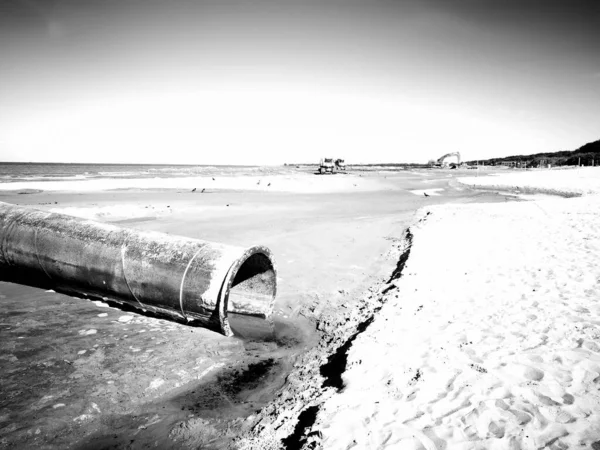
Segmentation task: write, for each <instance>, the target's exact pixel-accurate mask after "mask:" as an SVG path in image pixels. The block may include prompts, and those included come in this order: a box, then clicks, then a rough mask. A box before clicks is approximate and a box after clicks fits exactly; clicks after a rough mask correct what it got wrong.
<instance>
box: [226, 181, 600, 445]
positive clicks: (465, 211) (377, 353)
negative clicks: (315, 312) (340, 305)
mask: <svg viewBox="0 0 600 450" xmlns="http://www.w3.org/2000/svg"><path fill="white" fill-rule="evenodd" d="M565 178H571V179H570V180H569V179H566V180H560V182H561V183H563V185H565V184H566V185H568V183H572V182H573V181H572V177H569V175H567V176H565ZM478 180H480V179H477V180H475V179H470V180H469V182H470V183H469V184H470V185H471V186H472V187H473V188H475V189H479V188H480V187H483V188H486V187H488V186H487V183H488V182H489V181H484V182H483V183H481V184H477V183H476V182H475V181H478ZM524 181H529V182H530V183H534V182H532V181H531V180H526V179H525V177H521V178H520V179H519V183H520V184H519V186H521V184H523V182H524ZM534 181H535V180H534ZM555 181H556V180H555ZM590 186H591V188H590V190H589V191H588V192H590V191H591V192H593V193H592V194H588V195H587V196H585V195H584V196H583V197H580V198H569V199H564V198H556V199H544V200H539V199H537V200H534V201H533V202H524V203H510V204H498V205H494V204H471V205H441V206H434V207H431V208H429V207H426V208H423V209H421V210H420V219H419V220H417V221H416V222H415V223H413V225H412V226H410V227H409V229H408V231H407V233H410V235H411V236H412V237H411V241H410V245H407V247H408V248H410V255H408V252H404V253H402V254H403V255H406V261H405V262H406V265H405V266H403V267H402V270H401V276H400V279H399V280H398V281H397V282H395V283H394V284H393V286H385V285H384V286H380V287H379V288H376V290H375V292H372V293H371V294H370V295H367V296H366V298H367V299H369V300H371V301H375V302H376V303H377V306H376V307H374V308H372V309H369V310H368V311H369V313H368V314H366V315H364V316H362V317H361V318H360V319H358V320H356V321H353V322H351V323H352V327H351V328H350V329H349V330H348V329H346V333H345V336H346V338H345V340H344V339H342V340H341V342H339V341H338V340H337V339H334V344H333V345H332V346H330V347H329V348H328V349H327V350H324V351H323V352H322V353H321V354H320V355H312V357H313V358H312V362H310V361H307V365H306V367H302V368H299V369H298V370H297V371H296V374H295V375H294V377H291V379H292V380H293V386H292V388H288V389H286V391H285V392H284V393H283V395H281V396H280V398H278V399H277V400H276V401H275V402H274V403H273V405H271V407H270V408H266V409H265V410H264V411H263V412H261V415H260V417H259V419H258V420H257V423H256V425H255V426H254V428H253V429H251V430H250V431H249V432H248V434H247V435H246V436H244V437H242V438H240V439H239V441H238V443H237V447H232V448H238V449H243V450H251V449H258V448H269V449H276V448H281V446H280V445H281V442H284V443H286V444H288V445H289V444H293V448H305V449H308V448H311V449H315V448H323V449H325V448H326V449H329V448H332V449H338V448H339V449H342V448H351V447H356V448H387V447H389V448H399V447H400V448H419V449H421V448H425V449H435V448H440V446H441V448H445V447H446V446H450V447H452V448H454V447H456V446H459V447H460V448H473V449H475V448H481V446H482V445H483V446H485V447H486V448H508V447H511V448H512V447H513V446H517V447H520V448H540V447H543V446H544V445H550V444H552V445H555V446H557V447H556V448H574V447H576V446H581V445H583V446H586V447H589V446H598V445H600V426H598V425H597V424H598V423H600V396H598V395H597V393H596V390H595V388H594V382H593V380H594V379H596V377H599V376H600V347H599V346H598V345H597V344H596V343H595V338H594V336H596V335H594V334H593V333H594V331H593V330H594V329H595V326H594V325H593V324H594V323H597V321H598V320H600V308H599V307H598V306H597V305H596V304H595V303H594V302H592V303H589V301H590V300H593V299H594V298H596V299H597V298H600V289H599V288H598V285H597V282H595V281H594V274H593V273H590V274H588V275H585V278H584V279H585V280H587V281H585V282H584V284H581V283H582V280H583V279H580V277H582V276H584V275H583V274H584V273H585V269H583V267H588V268H590V269H591V268H594V267H595V268H597V267H599V266H600V264H599V263H600V261H599V260H598V256H597V255H598V254H599V250H600V249H598V248H594V247H589V245H591V244H588V242H590V241H586V239H594V235H596V236H597V233H598V232H600V229H598V226H597V225H595V224H596V223H600V220H599V219H598V218H597V217H598V216H600V209H599V207H600V206H599V204H598V201H597V200H598V198H599V197H598V196H597V195H596V194H595V193H597V192H600V180H599V181H598V182H596V183H595V184H593V185H592V184H590ZM536 188H537V189H536V192H540V191H542V190H544V191H547V190H548V186H539V185H538V186H536ZM567 188H568V186H567ZM551 191H552V190H551ZM578 191H579V187H578V186H577V185H575V186H572V188H571V190H570V192H572V193H573V192H578ZM534 204H535V205H536V208H532V206H533V205H534ZM584 212H585V216H580V215H579V214H583V213H584ZM573 214H575V216H573ZM595 217H596V219H594V218H595ZM507 221H508V222H507ZM508 223H510V225H508ZM594 230H595V231H594ZM590 232H591V234H590ZM413 233H414V235H413ZM447 236H452V238H453V239H452V240H449V239H448V238H447ZM484 236H485V237H484ZM508 236H511V237H510V238H509V237H508ZM549 236H550V237H553V238H556V239H558V241H557V242H560V243H561V245H560V246H557V247H553V246H552V242H553V240H552V239H550V240H549V239H548V237H549ZM586 236H587V237H586ZM503 237H505V239H506V240H504V239H503ZM582 237H583V240H582ZM511 238H512V239H516V241H514V243H512V244H510V242H511ZM465 239H466V240H465ZM504 242H506V244H504ZM456 247H458V248H456ZM457 251H458V252H459V253H457ZM566 252H569V253H566ZM459 255H460V256H459ZM457 257H458V261H457ZM400 260H402V258H400ZM558 261H561V262H560V266H558V267H561V268H562V270H567V271H569V273H572V274H573V275H571V276H567V277H564V276H561V282H562V283H564V286H562V287H561V288H560V289H559V288H558V284H557V288H556V289H557V290H558V292H559V296H560V297H556V294H555V291H554V289H555V288H553V285H552V283H551V282H550V283H548V281H550V280H551V279H552V278H554V277H555V276H558V275H559V273H560V272H559V273H556V272H555V269H554V267H555V266H557V264H558ZM522 266H523V267H525V268H530V269H531V270H529V269H521V267H522ZM399 267H400V265H399ZM538 269H539V270H542V271H544V272H543V273H541V274H539V275H538V273H539V272H538ZM587 270H589V269H587ZM517 274H521V276H520V277H519V276H518V275H517ZM575 274H578V275H575ZM540 276H541V278H540ZM573 276H574V277H575V278H574V279H573ZM595 276H596V277H597V279H600V272H598V271H597V270H596V273H595ZM546 277H549V278H550V279H549V280H548V281H545V278H546ZM513 278H514V283H511V279H513ZM426 280H436V282H435V284H431V282H429V283H428V282H427V281H426ZM517 280H518V281H517ZM548 284H549V285H548ZM527 288H529V291H528V292H529V294H527V293H525V292H527ZM521 295H525V296H527V297H529V296H533V297H534V299H533V300H529V301H526V302H523V301H522V299H521V298H520V296H521ZM579 296H583V298H587V299H588V302H586V301H582V300H579V298H580V297H579ZM555 298H562V299H564V300H563V302H561V303H562V304H564V306H561V308H562V309H563V311H564V312H562V313H561V312H559V311H560V310H561V309H559V308H557V307H556V306H554V307H553V306H552V305H553V304H554V303H553V302H554V301H555V300H554V299H555ZM542 301H546V302H549V303H547V304H546V303H544V306H541V309H540V308H538V306H539V305H540V303H541V302H542ZM494 302H495V303H497V305H495V304H494ZM506 302H508V303H506ZM510 302H512V303H510ZM573 302H574V303H573ZM503 304H505V305H506V306H505V307H506V308H507V309H506V310H503V309H502V308H500V309H498V306H500V305H503ZM486 305H488V306H486ZM508 305H511V306H510V307H508ZM557 306H558V304H557ZM360 309H361V308H359V310H360ZM362 309H363V310H364V309H365V308H362ZM496 310H498V313H497V314H496V313H495V311H496ZM488 312H489V314H491V316H490V318H487V315H489V314H488ZM554 314H556V316H554ZM481 315H483V316H482V317H481V318H479V316H481ZM503 316H506V317H508V319H507V320H504V318H503ZM471 317H472V319H471ZM343 321H344V320H342V321H341V322H343ZM490 321H491V322H492V323H494V321H495V322H496V323H497V324H496V325H489V322H490ZM532 321H533V322H532ZM536 321H537V322H536ZM554 321H556V326H558V327H559V330H557V332H551V331H548V329H547V328H546V327H545V325H544V324H548V325H549V326H550V327H552V323H553V322H554ZM461 323H462V325H461ZM512 323H516V324H517V325H511V324H512ZM536 323H540V324H541V326H540V327H538V326H535V324H536ZM558 323H560V326H559V325H558ZM530 324H531V325H530ZM336 327H340V328H341V329H343V326H341V324H340V323H338V324H334V327H333V330H335V331H334V333H338V334H339V333H340V331H339V330H338V329H337V328H336ZM436 327H438V328H436ZM531 327H533V328H531ZM496 330H497V331H496ZM503 330H506V331H505V332H504V333H503ZM520 330H523V331H520ZM525 330H531V331H530V332H529V333H527V332H525ZM561 333H565V335H563V334H561ZM590 333H592V334H590ZM334 335H335V334H334ZM513 336H514V337H513ZM544 336H546V337H544ZM509 337H510V339H509ZM596 337H597V336H596ZM482 338H483V340H482ZM503 340H506V343H505V344H503V343H502V341H503ZM582 343H583V348H581V344H582ZM507 345H508V346H509V348H510V347H511V346H512V347H514V350H512V351H513V352H514V353H512V354H511V353H510V351H509V352H508V353H507V352H506V351H504V350H505V349H506V348H507ZM578 348H581V349H580V350H577V349H578ZM528 349H530V350H528ZM538 350H539V351H538ZM572 352H579V353H572ZM575 354H577V357H575V356H573V355H575ZM559 355H560V356H559ZM567 355H570V356H567ZM319 357H320V359H319ZM523 358H525V360H523ZM527 358H530V359H527ZM553 358H559V359H556V360H555V359H553ZM315 360H316V361H315ZM567 360H568V361H570V362H569V363H565V361H567ZM335 363H337V364H338V369H337V370H338V382H337V383H336V384H331V383H330V382H328V379H327V377H326V374H327V372H328V368H330V367H331V365H332V364H335ZM506 367H509V368H510V369H507V368H506ZM540 369H541V370H540ZM569 373H570V375H569ZM304 385H306V386H309V392H310V394H309V395H308V398H306V399H305V398H304V397H305V394H303V391H302V386H304ZM288 392H291V395H290V394H288ZM494 402H495V403H494ZM594 424H595V425H594ZM524 430H527V431H526V432H525V431H524ZM263 436H265V437H263ZM565 446H566V447H565ZM594 448H595V447H594Z"/></svg>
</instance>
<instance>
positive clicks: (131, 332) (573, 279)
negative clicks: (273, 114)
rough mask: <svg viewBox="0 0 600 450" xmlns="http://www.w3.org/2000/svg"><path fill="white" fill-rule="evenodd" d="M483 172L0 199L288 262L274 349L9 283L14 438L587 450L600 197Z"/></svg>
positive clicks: (8, 376)
mask: <svg viewBox="0 0 600 450" xmlns="http://www.w3.org/2000/svg"><path fill="white" fill-rule="evenodd" d="M505 172H506V171H505ZM539 173H540V175H538V172H526V173H524V174H518V175H519V176H521V178H519V184H518V185H519V186H525V185H527V186H529V188H530V189H531V192H533V193H535V192H549V191H552V190H558V188H557V187H556V186H558V185H557V184H556V183H558V181H556V179H555V178H554V177H553V176H549V175H544V174H543V173H542V172H539ZM551 173H552V174H560V176H562V177H567V178H568V177H571V178H570V179H569V180H567V179H561V181H560V189H561V191H560V192H561V193H563V194H564V193H567V194H582V193H585V194H589V193H593V192H595V191H594V189H595V188H594V182H595V181H594V176H592V175H590V176H587V175H586V178H585V179H586V180H587V181H586V183H587V184H586V188H585V190H583V189H582V188H581V185H580V184H578V183H577V182H576V181H577V179H578V178H577V177H578V170H574V171H560V172H559V171H552V172H551ZM563 173H564V174H565V175H563ZM581 173H582V174H583V173H585V170H581ZM467 175H471V171H469V172H467V171H463V172H461V171H435V170H432V171H411V172H408V171H406V172H403V173H394V172H389V171H381V172H372V173H358V172H356V173H350V174H348V175H339V176H338V175H336V176H312V175H309V174H307V173H296V174H295V173H292V172H289V171H288V172H286V173H285V174H275V175H272V176H273V177H275V178H271V179H270V181H269V182H271V186H264V180H266V178H261V180H262V181H261V183H260V184H256V183H258V178H257V177H256V176H255V174H248V175H247V176H244V177H238V179H235V178H232V179H231V180H227V182H225V181H221V182H222V183H223V184H222V185H220V186H221V188H211V189H206V190H205V192H204V193H201V192H200V184H198V183H197V181H198V180H197V179H195V181H196V182H191V181H188V180H186V181H185V182H181V181H170V182H169V183H173V184H169V185H168V186H165V185H164V184H162V185H161V184H160V183H158V184H155V185H148V186H140V185H139V180H128V181H127V182H123V184H122V189H119V190H112V189H110V186H111V185H106V184H105V185H104V186H95V187H93V189H92V188H91V187H83V188H82V187H81V186H79V187H77V186H78V185H74V186H75V187H77V190H74V191H69V190H68V189H66V190H65V189H64V188H65V185H59V186H58V187H57V188H56V190H53V189H49V187H51V185H49V184H44V186H42V187H43V189H41V190H42V192H39V191H38V190H35V189H37V188H38V187H39V186H37V187H36V186H33V185H31V184H24V185H23V186H20V189H25V190H28V191H27V192H34V193H31V194H28V195H19V194H17V192H18V191H16V190H14V189H13V190H9V191H4V193H0V201H7V202H13V203H20V204H28V205H32V206H35V207H38V208H41V209H47V210H55V211H57V212H63V213H69V214H74V215H79V216H81V217H85V218H91V219H95V220H101V221H106V222H113V223H117V224H122V225H125V226H131V227H135V228H140V229H148V230H157V231H162V232H167V233H172V234H181V235H184V236H189V237H196V238H201V239H206V240H212V241H217V242H224V243H227V244H233V245H242V246H248V245H253V244H263V245H267V246H268V247H270V248H271V250H272V251H273V253H274V255H275V260H276V263H277V266H278V275H279V279H278V283H279V294H278V297H277V301H276V304H275V314H274V323H275V331H274V335H273V336H274V339H269V340H264V339H263V338H264V336H263V338H255V337H254V338H253V337H250V338H248V337H243V336H238V337H235V338H233V339H230V338H225V337H223V336H220V335H217V334H216V333H212V332H210V331H207V330H204V329H193V330H192V332H190V330H189V329H188V328H186V327H185V326H182V325H180V324H177V323H174V322H169V321H165V320H163V319H160V318H154V317H147V316H140V315H139V314H138V313H137V312H135V311H129V310H121V309H115V308H113V307H107V305H106V303H104V302H92V301H88V300H83V299H76V298H72V297H68V296H64V295H61V294H57V293H54V292H45V291H41V290H38V289H34V288H28V287H24V286H19V285H13V284H10V283H0V295H2V298H3V304H4V305H8V307H5V309H4V311H3V312H2V313H1V314H2V315H1V316H0V317H1V319H2V320H1V322H2V328H0V333H1V336H0V337H1V342H2V344H1V345H2V357H1V358H0V370H1V371H2V374H3V378H2V381H1V383H2V391H3V392H8V393H10V395H8V396H7V397H5V399H4V400H1V403H0V408H1V409H0V443H2V444H3V445H7V446H8V445H13V446H15V445H16V446H21V447H39V446H44V447H45V448H94V447H95V448H106V447H111V448H129V447H131V448H141V447H144V446H157V445H158V446H159V447H161V448H197V447H202V448H239V449H245V450H246V449H258V448H261V449H263V448H265V449H266V448H280V447H281V446H282V445H283V446H285V447H287V448H302V447H303V446H304V447H305V448H326V449H329V448H386V447H388V448H426V449H428V450H429V449H433V448H435V449H442V448H482V449H483V448H540V447H543V446H544V445H547V446H548V448H567V446H568V447H569V448H577V447H578V446H579V447H580V448H590V446H591V445H592V443H594V442H597V441H599V440H600V431H599V429H598V425H597V424H598V423H600V419H599V418H598V411H600V408H599V405H598V401H599V400H598V399H599V398H598V394H597V392H598V391H597V388H596V387H595V386H596V385H597V381H595V380H597V378H598V377H599V376H600V361H599V359H598V358H599V355H600V347H598V344H597V342H596V341H597V338H598V336H597V334H596V333H597V331H596V330H597V324H598V315H599V314H600V308H599V307H598V306H597V305H595V302H597V300H598V298H600V295H599V292H598V280H599V279H600V274H599V272H598V269H597V267H598V261H597V258H596V255H597V254H598V246H597V244H596V240H595V239H594V238H595V235H596V234H597V232H598V231H599V230H598V225H596V224H597V223H598V220H597V215H598V214H599V213H600V211H599V206H598V205H599V204H600V202H599V201H598V197H597V196H595V195H587V196H584V197H582V198H573V199H563V198H551V199H543V200H542V199H539V198H540V197H538V196H535V198H536V199H537V200H536V201H528V202H520V203H515V202H510V201H509V200H511V199H512V198H513V197H514V198H516V196H515V195H510V196H507V195H501V194H503V192H497V191H498V189H489V186H483V184H485V183H488V182H487V181H483V180H486V179H487V178H486V177H481V176H480V177H467ZM511 176H513V175H512V174H511V173H502V174H500V175H498V176H495V177H490V178H494V179H495V180H501V181H502V183H508V182H510V178H509V181H505V179H504V178H502V177H511ZM514 176H517V174H515V175H514ZM533 176H537V177H542V178H543V177H546V178H545V179H546V180H551V181H552V183H554V184H552V185H551V186H549V185H548V183H549V182H547V183H546V184H544V183H542V182H540V181H536V180H535V179H534V180H533V181H532V179H531V177H533ZM223 177H224V178H225V177H226V175H224V176H223ZM277 177H278V178H277ZM458 177H460V182H461V185H458V184H457V183H456V179H457V178H458ZM574 177H575V178H574ZM286 180H287V181H286ZM67 181H68V182H76V183H84V181H81V180H75V181H73V180H71V181H69V180H67ZM206 181H207V182H208V180H206ZM210 181H211V182H212V181H213V180H212V179H211V180H210ZM218 181H219V178H218V177H216V180H215V181H214V182H215V183H216V182H218ZM496 182H497V181H496ZM57 183H59V182H57ZM161 183H162V182H161ZM186 183H189V184H186ZM280 183H281V184H282V185H283V186H284V187H285V189H284V188H282V187H281V186H280V189H279V190H276V189H273V190H270V188H271V187H275V186H276V184H277V185H278V184H280ZM285 183H287V184H285ZM469 183H472V184H473V185H474V184H475V183H481V186H483V187H484V188H485V190H480V188H479V187H478V188H477V189H476V190H471V189H467V188H465V186H464V185H465V184H469ZM267 184H268V183H267ZM355 185H356V186H355ZM497 185H498V186H499V185H500V184H497ZM192 186H194V187H197V190H196V192H191V188H192ZM494 186H495V185H494ZM502 186H505V187H508V188H511V191H512V193H513V194H514V193H515V191H516V189H514V188H515V185H510V184H502ZM590 186H591V187H590ZM71 187H73V186H71ZM267 188H269V189H267ZM425 193H427V194H428V196H425V195H424V194H425ZM521 194H523V192H521V190H519V195H521ZM528 198H529V197H528ZM479 202H495V204H480V203H479ZM436 205H438V206H436ZM417 210H418V212H417ZM407 227H409V230H408V231H406V229H407ZM49 317H51V318H52V319H51V320H50V321H48V318H49ZM598 445H600V444H598Z"/></svg>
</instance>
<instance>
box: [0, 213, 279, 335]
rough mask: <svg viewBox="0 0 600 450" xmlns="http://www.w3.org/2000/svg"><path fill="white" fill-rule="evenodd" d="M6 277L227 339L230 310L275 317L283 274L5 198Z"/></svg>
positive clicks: (198, 246) (201, 247)
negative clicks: (170, 320)
mask: <svg viewBox="0 0 600 450" xmlns="http://www.w3.org/2000/svg"><path fill="white" fill-rule="evenodd" d="M0 280H2V281H9V282H14V283H20V284H26V285H30V286H35V287H40V288H45V289H54V290H55V291H57V292H63V293H66V294H71V295H73V294H74V295H76V296H79V297H87V298H100V299H103V300H107V301H113V302H117V303H125V304H128V305H131V306H133V307H135V308H137V309H140V310H143V311H151V312H154V313H159V314H162V315H168V316H171V317H173V318H176V319H178V320H184V321H187V322H189V323H190V324H196V325H200V326H203V327H206V328H209V329H211V330H214V331H218V332H220V333H223V334H225V335H227V336H230V335H232V334H233V332H232V330H231V327H230V324H229V320H228V313H235V314H240V315H250V316H257V317H263V318H266V317H268V316H269V315H270V314H271V312H272V309H273V303H274V301H275V295H276V289H277V287H276V283H277V275H276V269H275V265H274V262H273V258H272V255H271V252H270V251H269V249H268V248H266V247H263V246H253V247H249V248H241V247H236V246H229V245H224V244H219V243H213V242H206V241H202V240H198V239H191V238H187V237H181V236H171V235H167V234H164V233H158V232H151V231H140V230H134V229H128V228H123V227H118V226H115V225H111V224H106V223H100V222H95V221H92V220H85V219H80V218H77V217H72V216H68V215H64V214H57V213H51V212H47V211H40V210H36V209H32V208H26V207H21V206H16V205H11V204H7V203H1V202H0Z"/></svg>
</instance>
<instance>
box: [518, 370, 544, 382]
mask: <svg viewBox="0 0 600 450" xmlns="http://www.w3.org/2000/svg"><path fill="white" fill-rule="evenodd" d="M523 376H525V378H527V379H528V380H531V381H541V380H542V379H543V378H544V372H543V371H542V370H539V369H536V368H534V367H525V370H524V371H523Z"/></svg>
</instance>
